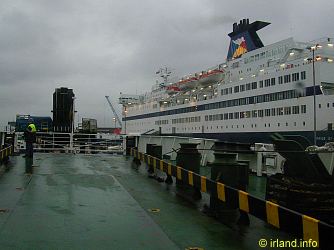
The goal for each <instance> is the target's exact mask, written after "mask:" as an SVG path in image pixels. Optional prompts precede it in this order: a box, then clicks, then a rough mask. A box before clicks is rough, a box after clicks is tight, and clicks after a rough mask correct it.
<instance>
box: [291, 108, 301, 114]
mask: <svg viewBox="0 0 334 250" xmlns="http://www.w3.org/2000/svg"><path fill="white" fill-rule="evenodd" d="M292 114H299V106H293V107H292Z"/></svg>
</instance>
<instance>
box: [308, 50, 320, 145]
mask: <svg viewBox="0 0 334 250" xmlns="http://www.w3.org/2000/svg"><path fill="white" fill-rule="evenodd" d="M320 48H321V46H320V45H319V44H316V45H314V46H311V47H307V49H308V50H310V51H312V74H313V144H314V145H317V107H316V92H315V67H314V60H315V56H314V54H315V51H316V50H317V49H320Z"/></svg>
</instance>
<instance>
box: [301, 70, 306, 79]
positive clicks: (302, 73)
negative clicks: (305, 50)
mask: <svg viewBox="0 0 334 250" xmlns="http://www.w3.org/2000/svg"><path fill="white" fill-rule="evenodd" d="M300 74H301V79H302V80H305V79H306V71H302V72H301V73H300Z"/></svg>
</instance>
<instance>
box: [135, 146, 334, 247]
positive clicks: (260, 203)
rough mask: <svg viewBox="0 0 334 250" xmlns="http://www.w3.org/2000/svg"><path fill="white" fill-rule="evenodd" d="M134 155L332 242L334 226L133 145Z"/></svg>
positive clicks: (285, 227) (290, 228)
mask: <svg viewBox="0 0 334 250" xmlns="http://www.w3.org/2000/svg"><path fill="white" fill-rule="evenodd" d="M130 155H131V156H134V157H135V158H137V159H139V160H141V161H143V162H145V163H147V164H148V165H150V166H153V167H154V168H155V169H159V170H160V171H163V172H165V173H167V174H168V175H171V176H174V177H175V178H177V179H179V180H182V177H183V176H186V177H187V179H188V183H187V184H188V185H190V186H194V187H197V188H199V189H200V190H201V191H202V192H205V193H208V194H210V195H211V196H215V197H216V198H218V199H219V200H221V201H223V202H226V203H230V202H232V201H235V200H236V201H237V202H238V207H239V209H240V210H242V211H244V212H246V213H249V214H251V215H253V216H255V217H257V218H259V219H261V220H263V221H265V222H267V223H268V224H270V225H272V226H274V227H275V228H278V229H280V230H282V231H285V232H288V233H291V234H293V235H295V236H296V237H300V238H301V239H304V240H306V241H308V240H313V241H316V242H317V244H318V246H319V247H320V248H322V249H325V248H328V247H329V246H330V245H332V237H333V236H334V226H332V225H329V224H327V223H324V222H322V221H319V220H317V219H315V218H312V217H309V216H307V215H303V214H300V213H298V212H296V211H292V210H290V209H288V208H285V207H282V206H280V205H277V204H275V203H273V202H270V201H266V200H263V199H260V198H257V197H254V196H253V195H251V194H249V193H247V192H245V191H242V190H238V189H235V188H233V187H230V186H227V185H225V184H223V183H220V182H215V181H213V180H211V179H207V178H206V177H205V176H200V175H198V174H196V173H193V172H191V171H188V170H186V169H184V168H181V167H179V166H174V165H172V164H171V163H169V162H165V161H163V160H160V159H158V158H155V157H153V156H150V155H147V154H144V153H141V152H139V151H137V150H136V149H134V148H131V150H130ZM235 198H236V199H235Z"/></svg>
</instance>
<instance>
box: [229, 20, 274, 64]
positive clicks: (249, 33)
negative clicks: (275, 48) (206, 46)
mask: <svg viewBox="0 0 334 250" xmlns="http://www.w3.org/2000/svg"><path fill="white" fill-rule="evenodd" d="M269 24H270V23H268V22H262V21H255V22H253V23H251V24H250V23H249V19H242V20H240V22H239V24H238V23H234V24H233V32H231V33H230V34H228V35H229V37H231V41H230V47H229V50H228V54H227V60H232V59H235V58H238V57H240V56H242V55H243V54H244V53H247V52H248V51H252V50H255V49H258V48H262V47H263V43H262V41H261V39H260V38H259V36H258V35H257V33H256V31H258V30H260V29H262V28H264V27H266V26H267V25H269Z"/></svg>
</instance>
